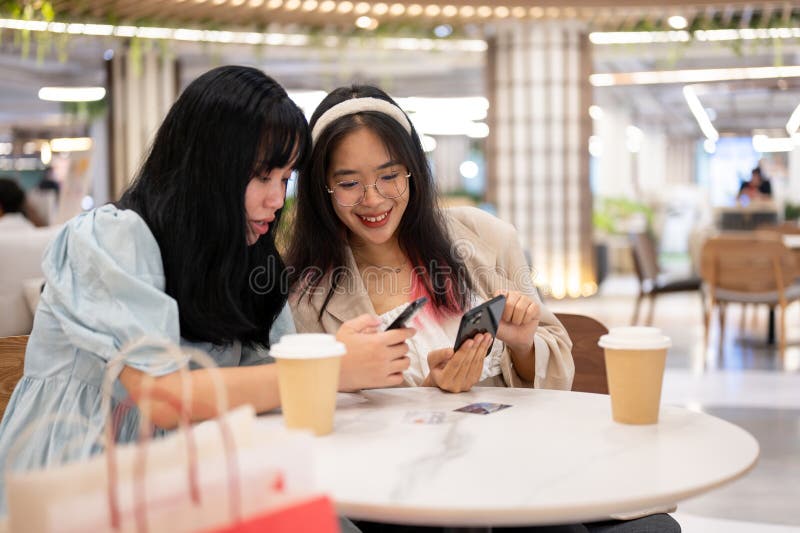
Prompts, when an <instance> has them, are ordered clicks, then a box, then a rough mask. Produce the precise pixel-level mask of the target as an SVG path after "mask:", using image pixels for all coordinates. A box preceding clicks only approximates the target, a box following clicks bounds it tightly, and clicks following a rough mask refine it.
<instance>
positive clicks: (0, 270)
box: [0, 226, 60, 337]
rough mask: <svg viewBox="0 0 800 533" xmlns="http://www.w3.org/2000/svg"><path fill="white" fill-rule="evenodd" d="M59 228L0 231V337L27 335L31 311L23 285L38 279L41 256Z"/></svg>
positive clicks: (30, 322)
mask: <svg viewBox="0 0 800 533" xmlns="http://www.w3.org/2000/svg"><path fill="white" fill-rule="evenodd" d="M59 229H60V227H55V226H52V227H47V228H36V229H29V230H23V231H19V232H16V231H15V232H13V233H1V234H0V250H2V254H3V259H2V260H0V307H2V310H3V311H2V312H0V337H5V336H9V335H27V334H28V333H30V332H31V328H32V327H33V314H32V313H31V311H30V310H29V309H28V304H27V302H26V300H25V284H26V282H27V281H28V280H32V279H37V278H38V279H40V278H42V276H44V274H42V255H43V254H44V250H45V248H46V247H47V245H48V244H49V243H50V241H51V240H52V239H53V237H54V236H55V235H56V233H57V232H58V231H59Z"/></svg>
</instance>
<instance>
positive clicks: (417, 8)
mask: <svg viewBox="0 0 800 533" xmlns="http://www.w3.org/2000/svg"><path fill="white" fill-rule="evenodd" d="M423 11H425V10H424V9H423V8H422V6H421V5H419V4H411V5H410V6H408V9H407V10H406V12H407V13H408V14H409V15H411V16H412V17H418V16H420V15H422V13H423Z"/></svg>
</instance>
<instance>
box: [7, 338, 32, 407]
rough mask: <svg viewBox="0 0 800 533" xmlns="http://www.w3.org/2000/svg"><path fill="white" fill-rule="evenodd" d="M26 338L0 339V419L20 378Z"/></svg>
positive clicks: (26, 343) (23, 362)
mask: <svg viewBox="0 0 800 533" xmlns="http://www.w3.org/2000/svg"><path fill="white" fill-rule="evenodd" d="M27 346H28V336H27V335H20V336H18V337H0V417H2V416H3V413H5V410H6V405H8V400H9V399H10V398H11V393H12V392H14V387H16V386H17V382H18V381H19V380H20V378H21V377H22V370H23V367H24V365H25V348H26V347H27Z"/></svg>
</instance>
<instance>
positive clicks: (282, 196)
mask: <svg viewBox="0 0 800 533" xmlns="http://www.w3.org/2000/svg"><path fill="white" fill-rule="evenodd" d="M293 164H294V161H291V162H290V163H289V164H287V165H286V166H285V167H282V168H274V169H272V170H271V171H270V172H269V173H268V174H263V175H260V176H254V177H253V178H252V179H250V182H249V183H248V184H247V189H246V190H245V193H244V209H245V216H246V217H247V245H248V246H252V245H253V244H255V243H256V241H258V238H259V237H261V236H262V235H265V234H266V233H267V232H268V231H269V225H270V224H271V223H272V222H273V221H274V220H275V212H276V211H278V210H279V209H280V208H281V207H283V202H284V201H285V200H286V184H287V183H288V182H289V178H290V177H291V175H292V169H293Z"/></svg>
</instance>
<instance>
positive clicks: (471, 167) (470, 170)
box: [458, 159, 480, 180]
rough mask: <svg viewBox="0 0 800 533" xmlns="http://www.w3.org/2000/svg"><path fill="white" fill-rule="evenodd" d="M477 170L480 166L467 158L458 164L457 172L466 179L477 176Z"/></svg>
mask: <svg viewBox="0 0 800 533" xmlns="http://www.w3.org/2000/svg"><path fill="white" fill-rule="evenodd" d="M479 171H480V168H479V167H478V163H476V162H475V161H471V160H469V159H468V160H466V161H462V162H461V164H460V165H458V172H459V173H460V174H461V175H462V176H463V177H464V178H466V179H468V180H471V179H474V178H477V177H478V172H479Z"/></svg>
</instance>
